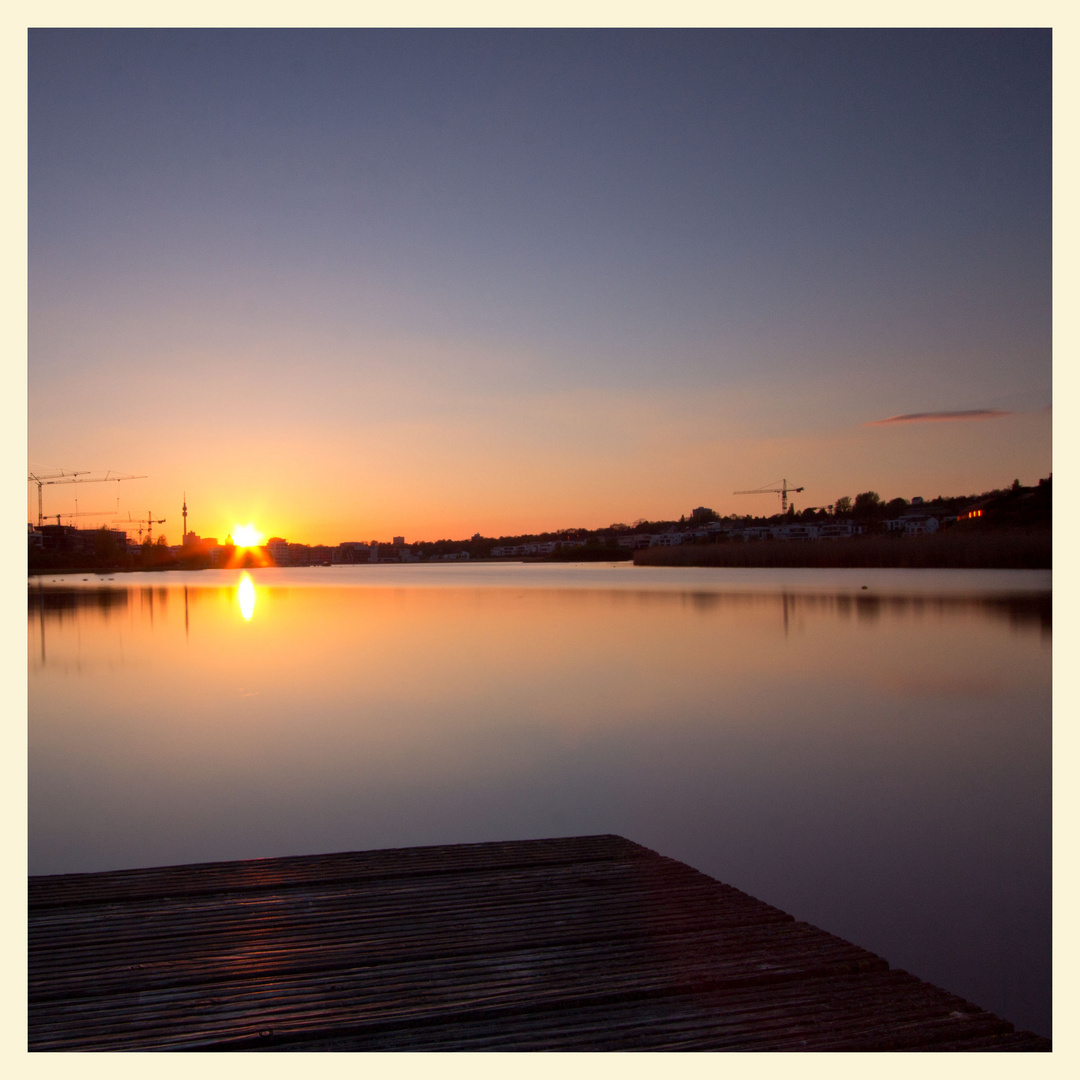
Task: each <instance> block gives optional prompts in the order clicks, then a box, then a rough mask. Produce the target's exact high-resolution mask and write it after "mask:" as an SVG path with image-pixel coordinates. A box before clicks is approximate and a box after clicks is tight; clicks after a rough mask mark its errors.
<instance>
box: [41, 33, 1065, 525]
mask: <svg viewBox="0 0 1080 1080" xmlns="http://www.w3.org/2000/svg"><path fill="white" fill-rule="evenodd" d="M1050 58H1051V36H1050V32H1049V31H1015V30H1008V31H990V30H972V31H914V30H909V31H894V30H888V31H854V32H852V31H824V30H817V31H748V30H733V31H609V30H604V31H522V32H502V31H498V32H496V31H475V32H473V31H445V32H434V31H381V30H379V31H259V30H240V31H217V30H212V31H206V30H173V31H64V30H32V31H31V32H30V35H29V286H30V289H29V297H30V307H29V330H30V333H29V342H30V351H29V449H28V455H29V464H30V468H31V469H33V470H35V471H51V470H56V469H61V468H62V469H94V470H102V471H103V470H105V469H113V470H116V471H120V472H131V473H146V474H147V479H145V480H137V481H130V482H127V483H124V484H120V485H108V486H103V485H96V486H87V487H75V486H70V487H60V486H55V487H51V488H46V489H45V492H46V494H45V510H46V513H48V512H49V511H50V510H52V512H53V513H56V512H63V511H66V510H70V509H73V508H74V505H75V495H77V496H78V499H79V506H80V509H86V510H94V509H106V508H109V507H113V506H115V505H116V500H117V497H119V506H120V509H121V512H122V513H124V514H126V513H127V512H129V511H130V512H131V513H132V514H133V515H138V514H144V515H145V513H146V512H147V511H148V510H152V511H153V513H154V516H155V517H164V518H166V519H167V524H166V525H165V526H164V532H165V533H166V535H168V536H169V539H170V540H171V541H173V542H177V541H178V540H179V533H180V514H179V511H180V503H181V497H182V495H183V493H184V492H185V491H186V493H187V501H188V506H189V510H190V517H189V526H190V527H191V528H192V529H194V530H195V531H197V532H199V533H201V534H203V535H216V536H219V537H221V538H223V537H224V535H225V533H226V532H228V531H229V529H230V528H231V527H232V525H233V524H234V523H242V522H247V521H253V522H254V523H255V524H256V525H257V526H258V527H259V528H261V529H262V530H263V531H264V532H266V533H267V534H277V535H284V536H286V537H287V538H289V539H290V540H298V541H304V542H308V543H319V542H324V543H338V542H340V541H343V540H370V539H382V540H388V539H389V538H390V537H391V536H392V535H393V534H398V535H401V534H404V535H405V536H406V539H408V540H416V539H438V538H442V537H448V538H460V537H464V536H469V535H471V534H472V533H474V532H481V533H483V534H484V535H488V536H498V535H511V534H516V533H520V532H526V531H540V530H547V529H555V528H562V527H570V526H578V525H581V526H586V527H589V528H595V527H598V526H603V525H607V524H610V523H611V522H614V521H627V522H630V521H633V520H635V519H637V518H642V517H644V518H649V519H654V520H655V519H663V518H671V517H678V516H679V515H680V514H684V513H685V514H688V513H689V512H690V510H691V509H692V508H693V507H694V506H698V505H701V504H704V505H706V506H711V507H713V508H715V509H716V510H718V511H719V512H720V513H729V512H731V513H739V512H742V513H757V514H765V513H772V512H775V511H776V510H778V509H779V505H778V499H776V497H774V496H768V495H759V496H736V495H733V494H732V493H733V492H734V491H735V490H736V489H743V488H754V487H758V486H762V485H765V484H768V483H770V482H771V481H773V480H776V479H779V478H782V477H785V478H787V480H788V481H789V482H791V483H792V484H797V485H802V486H804V487H805V491H804V492H803V493H802V494H801V495H798V496H796V498H795V501H796V505H797V506H798V507H800V508H801V507H803V506H807V505H824V504H828V503H832V502H834V501H835V500H836V499H837V498H838V497H840V496H842V495H849V496H854V495H855V494H857V493H858V492H860V491H864V490H867V489H873V490H876V491H878V492H879V493H880V494H881V495H882V496H883V497H885V498H892V497H894V496H897V495H902V496H904V497H907V498H910V497H912V496H913V495H922V496H924V497H927V498H930V497H933V496H935V495H938V494H945V495H950V494H963V493H973V492H978V491H982V490H985V489H987V488H991V487H1001V486H1006V485H1008V484H1009V483H1011V481H1012V480H1013V479H1014V478H1019V479H1020V480H1021V482H1022V483H1025V484H1032V483H1035V481H1036V480H1037V479H1038V478H1039V477H1042V476H1046V475H1047V474H1048V473H1049V472H1050V470H1051V412H1050V403H1051V235H1052V234H1051V63H1050ZM883 421H887V422H883ZM28 514H29V516H30V519H31V520H33V519H35V518H36V488H35V487H34V486H33V485H29V486H28ZM99 520H102V521H103V520H107V519H105V518H101V519H92V520H91V521H90V522H87V521H85V520H84V522H83V523H84V524H93V523H96V522H97V521H99Z"/></svg>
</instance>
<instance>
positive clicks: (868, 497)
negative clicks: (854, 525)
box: [852, 491, 881, 517]
mask: <svg viewBox="0 0 1080 1080" xmlns="http://www.w3.org/2000/svg"><path fill="white" fill-rule="evenodd" d="M880 509H881V496H880V495H879V494H878V493H877V492H876V491H863V492H860V493H859V494H858V495H856V496H855V505H854V506H853V507H852V513H854V514H855V515H856V517H869V516H870V515H871V514H876V513H877V512H878V511H879V510H880Z"/></svg>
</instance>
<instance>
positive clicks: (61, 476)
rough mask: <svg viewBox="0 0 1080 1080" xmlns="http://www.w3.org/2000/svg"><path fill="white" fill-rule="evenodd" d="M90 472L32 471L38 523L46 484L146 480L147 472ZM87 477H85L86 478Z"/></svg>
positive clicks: (40, 520)
mask: <svg viewBox="0 0 1080 1080" xmlns="http://www.w3.org/2000/svg"><path fill="white" fill-rule="evenodd" d="M88 472H90V470H89V469H77V470H75V471H74V472H65V471H64V470H63V469H61V470H60V472H58V473H48V474H47V475H45V476H38V475H37V474H36V473H30V475H29V476H28V477H27V480H32V481H34V483H35V484H37V519H38V524H39V525H40V524H41V522H42V514H41V489H42V487H44V485H46V484H104V483H105V482H106V481H112V480H116V481H117V482H119V481H121V480H145V479H146V474H145V473H144V474H143V475H142V476H135V475H134V474H132V473H124V474H122V475H120V476H113V475H112V470H111V469H110V470H109V471H108V472H106V473H105V475H104V476H90V477H88V476H87V475H86V474H87V473H88ZM84 478H85V479H84Z"/></svg>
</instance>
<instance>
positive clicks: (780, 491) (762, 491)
mask: <svg viewBox="0 0 1080 1080" xmlns="http://www.w3.org/2000/svg"><path fill="white" fill-rule="evenodd" d="M776 484H779V485H780V487H776V486H775V485H776ZM803 490H804V489H803V488H801V487H788V482H787V481H786V480H773V481H772V483H771V484H770V485H768V486H766V487H759V488H752V489H751V490H749V491H736V492H735V494H736V495H766V494H768V495H779V496H780V508H781V511H782V512H783V513H785V514H786V513H787V507H788V502H787V497H788V492H789V491H803Z"/></svg>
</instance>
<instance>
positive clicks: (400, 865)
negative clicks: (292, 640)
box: [28, 836, 1050, 1051]
mask: <svg viewBox="0 0 1080 1080" xmlns="http://www.w3.org/2000/svg"><path fill="white" fill-rule="evenodd" d="M28 897H29V919H30V925H29V972H28V997H29V1046H30V1049H32V1050H91V1049H93V1050H260V1051H261V1050H277V1051H281V1050H350V1051H356V1050H479V1049H492V1050H507V1049H519V1050H589V1049H592V1050H605V1049H606V1050H617V1049H622V1050H631V1049H633V1050H674V1049H687V1050H725V1049H733V1050H748V1049H756V1050H797V1049H805V1050H874V1049H877V1050H886V1049H889V1050H891V1049H913V1050H917V1049H935V1050H937V1049H950V1050H980V1051H984V1050H1046V1049H1049V1047H1050V1044H1049V1042H1048V1040H1045V1039H1040V1038H1039V1037H1037V1036H1034V1035H1032V1034H1031V1033H1028V1032H1016V1031H1014V1030H1013V1027H1012V1025H1011V1024H1009V1023H1008V1022H1007V1021H1005V1020H1002V1019H1001V1018H999V1017H996V1016H994V1015H992V1014H991V1013H988V1012H986V1011H984V1010H982V1009H979V1008H978V1007H976V1006H974V1005H971V1004H970V1003H968V1002H965V1001H963V1000H962V999H960V998H957V997H955V996H954V995H951V994H948V993H947V992H946V991H943V990H940V989H938V988H937V987H934V986H931V985H929V984H927V983H924V982H922V981H921V980H919V979H916V978H914V977H913V976H911V975H908V974H907V973H905V972H902V971H895V970H891V969H890V968H889V965H888V963H887V962H886V961H885V960H884V959H882V958H881V957H878V956H875V955H874V954H872V953H869V952H867V951H866V950H864V949H861V948H859V947H858V946H856V945H852V944H851V943H849V942H846V941H843V940H841V939H840V938H837V937H835V936H834V935H831V934H828V933H826V932H825V931H823V930H819V929H818V928H816V927H813V926H810V925H808V924H806V923H803V922H798V921H796V920H795V919H793V918H792V917H791V916H790V915H788V914H786V913H784V912H783V911H780V910H779V909H777V908H775V907H771V906H770V905H768V904H766V903H763V902H762V901H760V900H757V899H755V898H753V897H751V896H748V895H747V894H745V893H743V892H740V891H739V890H738V889H735V888H733V887H732V886H730V885H725V884H722V883H720V882H717V881H714V880H713V879H711V878H709V877H707V876H706V875H704V874H701V873H699V872H698V871H696V870H694V869H692V868H691V867H688V866H686V865H684V864H682V863H679V862H676V861H675V860H672V859H668V858H665V857H663V856H661V855H659V854H657V853H656V852H653V851H650V850H648V849H647V848H644V847H642V846H640V845H638V844H634V843H632V842H631V841H629V840H625V839H623V838H621V837H616V836H599V837H572V838H567V839H555V840H536V841H521V842H507V843H493V844H468V845H453V846H446V847H431V848H409V849H397V850H390V851H375V852H350V853H343V854H336V855H317V856H303V857H297V858H286V859H262V860H251V861H245V862H235V863H207V864H199V865H193V866H182V867H162V868H152V869H146V870H133V871H115V872H109V873H104V874H67V875H56V876H49V877H36V878H31V879H30V880H29V893H28Z"/></svg>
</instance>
